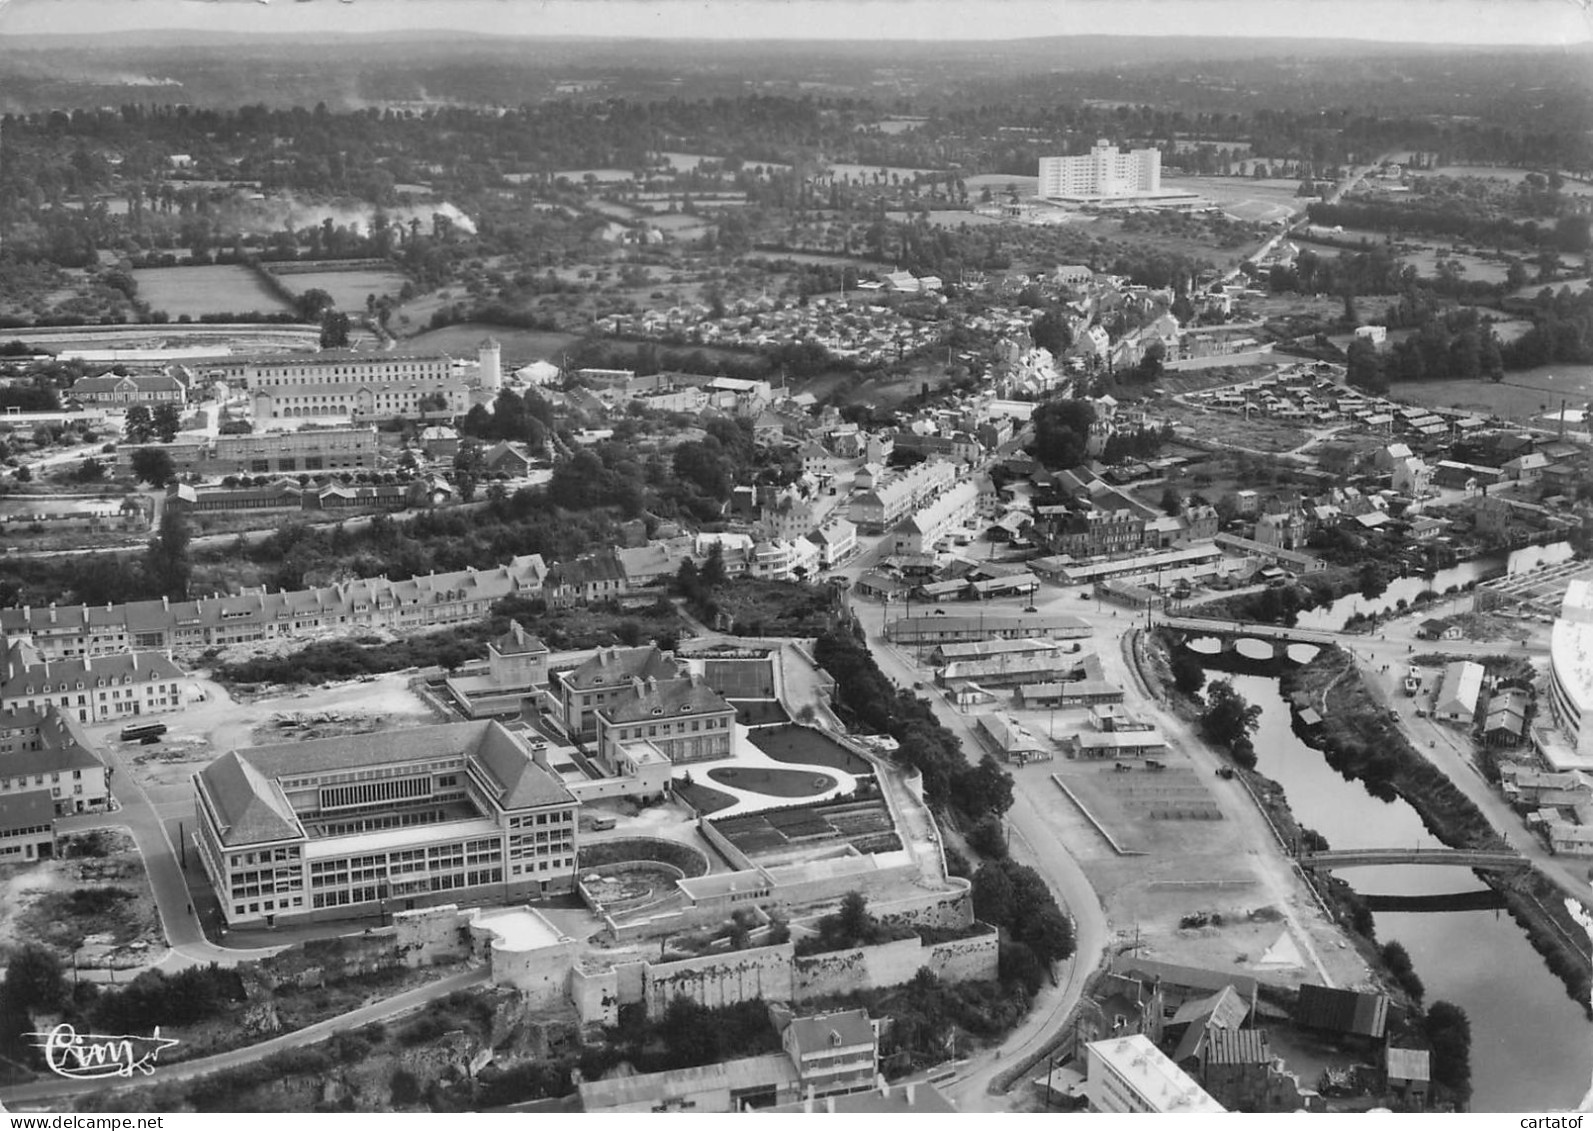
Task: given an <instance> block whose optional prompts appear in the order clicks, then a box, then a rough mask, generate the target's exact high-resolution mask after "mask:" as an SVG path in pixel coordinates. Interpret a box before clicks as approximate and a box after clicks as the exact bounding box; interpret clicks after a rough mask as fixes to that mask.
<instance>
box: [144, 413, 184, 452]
mask: <svg viewBox="0 0 1593 1131" xmlns="http://www.w3.org/2000/svg"><path fill="white" fill-rule="evenodd" d="M150 425H151V427H153V428H154V430H155V435H157V436H159V437H160V442H161V443H163V444H169V443H171V442H172V441H173V440H175V439H176V438H177V430H178V429H179V428H181V427H182V426H183V422H182V414H181V413H179V412H178V411H177V406H176V405H174V404H159V405H156V406H155V412H154V415H153V416H151V417H150Z"/></svg>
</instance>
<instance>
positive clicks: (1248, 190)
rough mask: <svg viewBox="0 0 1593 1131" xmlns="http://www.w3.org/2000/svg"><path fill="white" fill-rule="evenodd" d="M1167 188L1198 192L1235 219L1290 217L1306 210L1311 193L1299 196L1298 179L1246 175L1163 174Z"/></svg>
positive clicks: (1277, 218)
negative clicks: (1254, 178)
mask: <svg viewBox="0 0 1593 1131" xmlns="http://www.w3.org/2000/svg"><path fill="white" fill-rule="evenodd" d="M1162 188H1163V189H1164V190H1177V191H1179V192H1193V193H1199V194H1200V195H1201V196H1203V197H1205V198H1206V199H1207V200H1210V201H1211V202H1212V203H1214V204H1216V205H1217V206H1218V207H1219V208H1221V209H1222V210H1223V211H1224V212H1225V213H1227V214H1228V215H1229V216H1232V217H1233V218H1234V219H1235V220H1258V221H1262V222H1271V221H1274V220H1287V219H1289V218H1290V217H1291V216H1297V215H1299V214H1300V213H1302V212H1304V211H1305V206H1306V205H1307V204H1309V203H1310V202H1311V198H1310V197H1305V196H1296V195H1295V193H1296V192H1297V191H1298V190H1299V188H1300V182H1299V181H1298V180H1293V181H1288V180H1262V181H1253V180H1249V179H1247V178H1245V177H1163V178H1162Z"/></svg>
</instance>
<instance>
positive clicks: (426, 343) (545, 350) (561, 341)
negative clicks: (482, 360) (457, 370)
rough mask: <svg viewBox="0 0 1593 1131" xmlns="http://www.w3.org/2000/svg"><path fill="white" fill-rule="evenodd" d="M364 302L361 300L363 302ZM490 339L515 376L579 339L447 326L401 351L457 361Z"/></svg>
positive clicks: (503, 328) (499, 328)
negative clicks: (445, 356)
mask: <svg viewBox="0 0 1593 1131" xmlns="http://www.w3.org/2000/svg"><path fill="white" fill-rule="evenodd" d="M363 301H364V299H363V298H362V299H361V302H363ZM406 309H408V308H407V307H406ZM489 335H490V336H492V337H494V338H497V339H498V341H499V342H500V343H501V344H502V346H503V370H504V372H505V373H510V372H513V371H514V370H515V369H518V368H519V367H520V366H522V365H528V364H530V363H531V362H533V361H539V360H541V359H543V358H554V359H556V358H557V357H558V356H559V354H560V353H561V352H563V351H564V350H566V349H568V348H569V346H570V343H571V342H574V341H576V340H577V338H578V335H576V334H563V333H558V332H553V331H545V330H521V329H517V328H515V327H513V326H493V325H489V324H488V323H485V322H461V323H459V324H458V325H457V326H444V327H442V328H441V329H439V330H428V331H426V332H425V333H422V334H416V335H415V336H414V337H412V338H407V339H405V340H404V341H403V342H402V343H400V345H399V347H398V348H399V349H401V350H404V351H405V352H406V353H414V354H435V353H445V354H449V355H451V356H454V357H474V356H475V355H476V347H477V346H478V345H480V344H481V340H482V339H483V338H485V337H488V336H489Z"/></svg>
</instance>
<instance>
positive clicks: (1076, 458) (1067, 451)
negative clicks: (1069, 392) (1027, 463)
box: [1029, 398, 1095, 468]
mask: <svg viewBox="0 0 1593 1131" xmlns="http://www.w3.org/2000/svg"><path fill="white" fill-rule="evenodd" d="M1094 423H1095V406H1094V405H1093V404H1092V403H1090V402H1089V401H1087V400H1075V399H1072V398H1064V399H1058V400H1050V401H1046V402H1045V403H1044V404H1042V405H1041V406H1040V407H1039V408H1037V409H1035V412H1034V444H1033V446H1031V447H1030V449H1029V451H1030V454H1032V455H1033V456H1034V458H1035V459H1037V460H1039V461H1040V462H1041V463H1043V464H1045V465H1046V466H1047V467H1063V468H1066V467H1076V466H1077V465H1079V464H1080V463H1083V462H1084V459H1085V456H1086V453H1087V447H1086V445H1087V443H1088V441H1089V435H1090V425H1092V424H1094Z"/></svg>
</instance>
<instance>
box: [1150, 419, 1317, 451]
mask: <svg viewBox="0 0 1593 1131" xmlns="http://www.w3.org/2000/svg"><path fill="white" fill-rule="evenodd" d="M1180 423H1182V424H1184V425H1187V426H1188V427H1189V428H1190V429H1192V430H1193V431H1194V435H1195V439H1197V440H1203V441H1205V442H1206V443H1211V444H1218V445H1221V446H1223V447H1229V448H1246V449H1248V450H1250V451H1253V452H1289V451H1293V450H1294V449H1295V448H1298V447H1299V446H1300V445H1302V444H1304V443H1305V442H1306V441H1307V440H1309V439H1310V438H1311V437H1310V434H1309V433H1308V432H1306V431H1304V430H1303V429H1300V428H1294V427H1291V426H1289V425H1287V424H1281V423H1279V422H1277V421H1274V420H1264V419H1262V418H1260V417H1257V416H1252V417H1251V418H1250V419H1249V420H1246V419H1245V418H1244V415H1243V414H1241V413H1232V412H1215V411H1212V410H1210V409H1190V410H1188V411H1187V413H1186V415H1185V417H1184V419H1183V420H1182V421H1181V422H1180Z"/></svg>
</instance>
